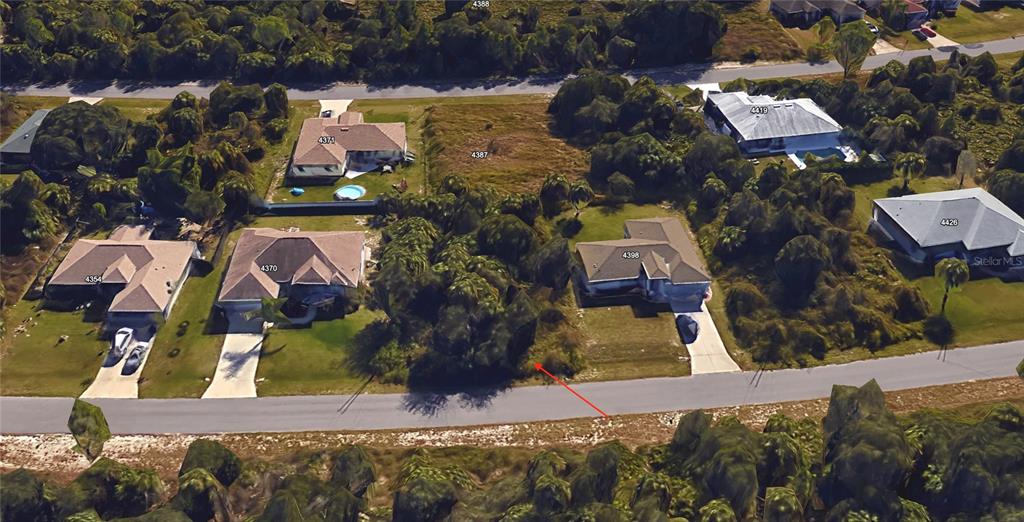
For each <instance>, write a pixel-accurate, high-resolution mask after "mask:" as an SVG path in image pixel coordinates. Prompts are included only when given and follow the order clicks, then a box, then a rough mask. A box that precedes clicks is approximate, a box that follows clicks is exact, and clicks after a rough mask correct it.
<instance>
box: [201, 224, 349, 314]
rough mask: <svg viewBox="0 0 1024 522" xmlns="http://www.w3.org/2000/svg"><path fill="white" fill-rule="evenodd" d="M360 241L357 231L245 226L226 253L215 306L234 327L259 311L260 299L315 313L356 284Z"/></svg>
mask: <svg viewBox="0 0 1024 522" xmlns="http://www.w3.org/2000/svg"><path fill="white" fill-rule="evenodd" d="M365 245H366V238H365V235H364V234H363V233H362V232H285V231H281V230H275V229H270V228H247V229H245V230H243V231H242V235H241V236H239V238H238V243H237V244H236V245H235V251H234V253H233V254H232V255H231V261H230V264H229V265H228V269H227V273H226V274H225V275H224V281H223V283H222V284H221V288H220V294H219V296H218V298H217V306H219V307H220V308H221V309H223V310H224V311H225V312H226V313H227V314H228V318H229V321H234V322H236V323H238V324H240V325H242V324H244V323H246V322H247V321H244V320H242V321H240V320H239V319H240V318H243V316H245V315H246V314H248V313H249V312H253V311H256V310H259V309H260V307H261V304H262V300H263V299H277V298H282V297H284V298H288V299H289V300H290V301H291V302H292V303H293V304H294V305H296V307H303V308H305V309H306V310H307V311H312V312H311V313H312V314H314V315H315V313H316V311H317V310H318V309H321V308H327V307H329V306H331V305H333V304H334V303H335V300H336V299H337V298H338V297H341V296H344V295H346V293H347V292H350V291H354V290H355V288H356V287H357V286H359V282H360V281H361V280H362V278H363V266H364V265H365V263H366V247H365ZM309 318H310V320H311V319H312V318H313V315H310V317H309ZM261 325H262V322H260V325H251V326H261Z"/></svg>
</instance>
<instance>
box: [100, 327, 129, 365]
mask: <svg viewBox="0 0 1024 522" xmlns="http://www.w3.org/2000/svg"><path fill="white" fill-rule="evenodd" d="M134 341H135V330H132V329H131V328H121V329H119V330H118V331H117V332H115V333H114V339H113V340H112V341H111V342H110V352H109V353H107V359H106V360H105V361H103V366H113V365H115V364H117V363H118V361H120V360H121V359H122V358H124V354H126V353H128V348H129V347H130V346H131V345H132V343H133V342H134Z"/></svg>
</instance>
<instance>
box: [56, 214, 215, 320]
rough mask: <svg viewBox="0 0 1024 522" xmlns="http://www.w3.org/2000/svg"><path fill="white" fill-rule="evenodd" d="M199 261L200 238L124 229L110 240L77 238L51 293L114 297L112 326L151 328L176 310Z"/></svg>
mask: <svg viewBox="0 0 1024 522" xmlns="http://www.w3.org/2000/svg"><path fill="white" fill-rule="evenodd" d="M194 259H201V258H200V256H199V249H198V247H197V246H196V243H195V242H194V241H158V240H152V239H149V235H148V233H144V234H143V233H140V231H139V230H136V229H132V228H131V227H120V228H119V229H117V230H115V231H114V232H113V233H112V234H111V236H110V238H109V239H79V240H78V241H76V242H75V244H74V245H72V247H71V250H69V251H68V254H67V255H66V256H64V259H63V260H62V261H61V263H60V265H58V266H57V269H56V270H55V271H54V272H53V275H52V276H50V280H49V281H48V282H47V283H46V288H45V295H46V297H47V300H48V301H49V302H50V303H51V304H53V303H57V302H65V303H78V302H82V301H92V300H95V299H109V300H110V304H109V306H108V307H107V311H106V318H105V323H106V324H105V325H104V326H105V328H106V329H108V330H111V329H116V328H119V327H121V326H131V327H133V328H141V327H148V326H149V325H151V324H153V323H154V316H156V315H160V316H163V317H164V318H166V317H167V316H168V315H169V314H170V313H171V307H172V306H173V305H174V302H175V300H176V299H177V296H178V292H179V290H180V289H181V286H182V285H183V284H184V282H185V278H186V277H188V275H189V273H190V271H191V268H192V264H193V260H194Z"/></svg>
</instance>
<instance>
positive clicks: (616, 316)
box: [576, 306, 690, 381]
mask: <svg viewBox="0 0 1024 522" xmlns="http://www.w3.org/2000/svg"><path fill="white" fill-rule="evenodd" d="M580 315H581V321H580V323H581V327H582V328H583V332H582V333H583V336H584V345H583V355H584V357H585V358H586V361H587V367H586V369H585V370H583V371H582V372H580V374H579V375H577V376H576V380H577V381H609V380H617V379H641V378H646V377H675V376H679V375H689V374H690V363H689V361H684V360H680V357H683V356H686V355H687V352H686V347H685V346H684V345H683V342H682V341H681V340H680V339H679V334H678V333H677V332H676V326H675V316H674V315H673V314H672V312H668V311H665V312H660V313H654V312H649V311H646V310H643V309H642V308H640V309H638V308H634V307H629V306H611V307H594V308H583V309H581V314H580Z"/></svg>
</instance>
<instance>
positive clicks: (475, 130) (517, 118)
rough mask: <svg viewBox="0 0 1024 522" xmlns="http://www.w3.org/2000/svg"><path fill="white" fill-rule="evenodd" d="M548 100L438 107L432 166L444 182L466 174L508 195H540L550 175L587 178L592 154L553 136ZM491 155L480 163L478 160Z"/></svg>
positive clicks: (531, 98) (538, 99) (535, 98)
mask: <svg viewBox="0 0 1024 522" xmlns="http://www.w3.org/2000/svg"><path fill="white" fill-rule="evenodd" d="M547 106H548V99H547V98H546V97H537V96H531V97H523V98H521V99H520V100H516V101H512V102H509V103H504V104H490V103H479V104H468V105H449V104H444V105H437V106H436V107H435V108H434V110H433V112H432V113H431V119H430V121H431V122H432V127H433V129H434V132H435V139H436V140H437V143H438V148H439V151H438V153H437V157H436V160H435V161H436V163H435V164H434V165H432V167H434V171H435V172H437V173H438V174H439V175H438V176H436V177H434V176H432V179H437V180H440V179H441V178H442V177H443V176H444V175H447V174H450V173H459V174H462V175H464V176H466V177H468V178H470V179H472V180H474V181H476V182H478V183H486V184H488V185H492V186H494V187H495V188H497V189H499V190H503V191H509V192H522V191H535V190H538V189H539V188H540V185H541V183H542V182H543V181H544V178H545V177H547V176H548V175H549V174H556V173H557V174H562V175H565V176H566V177H567V178H569V179H574V178H580V177H582V176H583V175H584V174H585V173H586V171H587V169H588V167H589V160H588V155H587V152H586V151H584V150H581V149H578V148H576V147H573V146H571V145H569V144H567V143H565V142H564V141H562V140H561V139H559V138H557V137H555V136H552V135H551V133H550V131H549V130H548V122H549V121H550V117H549V116H548V113H547ZM481 153H484V154H486V157H483V158H477V157H474V154H476V155H479V154H481Z"/></svg>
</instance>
